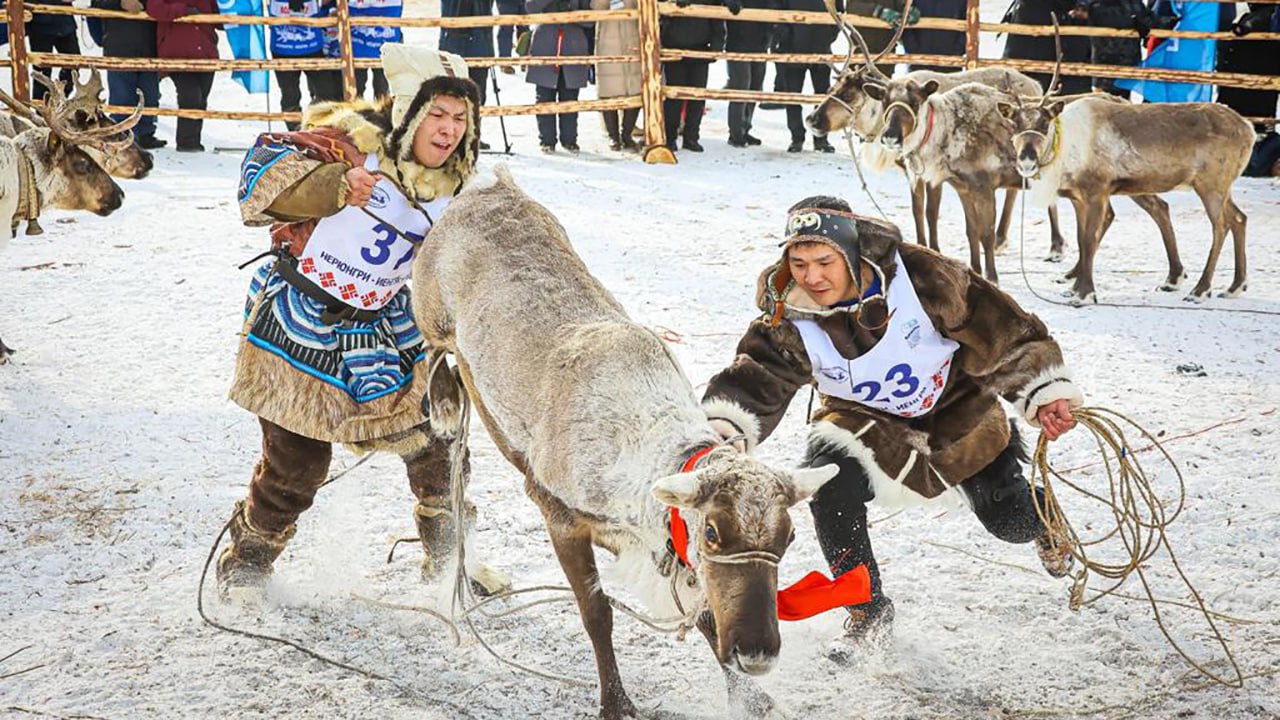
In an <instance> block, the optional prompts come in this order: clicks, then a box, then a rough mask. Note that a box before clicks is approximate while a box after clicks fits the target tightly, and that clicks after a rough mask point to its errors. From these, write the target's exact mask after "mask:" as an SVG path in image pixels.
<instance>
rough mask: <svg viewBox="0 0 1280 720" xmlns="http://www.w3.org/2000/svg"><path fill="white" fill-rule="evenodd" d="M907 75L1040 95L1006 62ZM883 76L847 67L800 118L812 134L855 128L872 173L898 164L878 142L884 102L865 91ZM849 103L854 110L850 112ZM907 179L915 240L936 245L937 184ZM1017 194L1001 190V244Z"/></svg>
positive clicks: (1053, 216) (1057, 239)
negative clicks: (1002, 199) (968, 68)
mask: <svg viewBox="0 0 1280 720" xmlns="http://www.w3.org/2000/svg"><path fill="white" fill-rule="evenodd" d="M906 80H911V81H913V82H915V83H917V84H921V85H923V84H924V83H926V82H929V81H931V80H932V81H934V82H936V83H938V88H939V91H946V90H950V89H951V88H954V87H957V86H960V85H963V84H965V83H971V82H972V83H979V84H981V85H987V86H989V87H994V88H1002V89H1005V90H1006V91H1007V92H1011V93H1015V94H1018V95H1026V96H1028V97H1034V96H1038V95H1040V83H1038V82H1036V81H1035V80H1033V79H1031V78H1029V77H1027V76H1026V75H1023V74H1022V73H1020V72H1018V71H1017V70H1011V69H1009V68H979V69H977V70H965V71H962V72H936V71H933V70H916V71H915V72H910V73H907V74H906V75H905V76H904V77H903V78H902V81H906ZM883 81H884V80H883V79H877V78H875V77H871V76H870V74H869V70H868V69H867V68H866V67H865V66H862V67H858V68H856V69H854V70H850V71H847V72H845V73H844V74H843V75H841V76H840V79H839V80H837V81H836V84H835V87H834V88H833V89H832V90H831V93H830V94H829V95H828V96H827V98H826V99H825V100H823V101H822V103H821V104H819V105H818V107H817V109H815V110H814V111H813V112H812V113H811V114H810V115H809V116H808V117H807V118H806V119H805V123H806V124H808V126H809V129H810V130H812V131H813V132H814V134H816V135H826V134H827V133H832V132H835V131H837V130H842V129H844V128H845V127H849V126H852V128H853V131H854V133H856V134H857V135H858V137H859V138H861V139H862V157H863V159H864V160H865V161H866V162H867V164H868V166H869V167H871V169H872V170H874V171H875V172H877V173H880V172H884V171H885V170H888V169H889V166H890V165H894V164H898V165H899V167H901V163H900V162H899V158H898V153H897V152H895V151H893V150H890V149H889V148H887V147H885V146H884V145H883V144H881V143H880V142H878V140H879V139H880V133H881V131H883V130H884V108H885V103H884V102H882V101H881V100H879V99H876V98H874V97H872V96H871V95H869V94H868V93H867V91H866V86H867V85H868V84H872V85H874V84H877V83H880V82H883ZM872 92H875V91H874V90H873V91H872ZM846 105H847V106H848V107H846ZM850 109H852V110H853V113H852V114H851V113H850V112H849V110H850ZM904 172H905V168H904ZM907 180H908V182H909V183H910V184H911V215H912V217H913V219H914V220H915V226H916V242H918V243H920V244H921V245H928V246H929V247H930V248H932V249H934V250H937V249H938V206H939V203H940V202H941V199H942V186H941V185H929V186H926V185H925V184H924V183H923V182H919V181H917V180H914V179H912V178H911V177H910V175H909V174H908V177H907ZM1017 195H1018V193H1017V190H1015V189H1009V190H1007V191H1006V193H1005V204H1004V209H1003V211H1002V212H1001V214H1000V226H999V228H998V230H997V232H996V237H997V245H998V246H1001V247H1003V246H1004V244H1005V242H1006V240H1007V239H1008V234H1009V223H1010V222H1011V221H1012V219H1013V201H1014V199H1015V198H1016V197H1017ZM1049 220H1050V224H1051V226H1052V228H1053V236H1054V243H1055V245H1054V246H1055V247H1058V246H1060V245H1061V235H1060V234H1059V233H1058V216H1057V213H1056V212H1051V213H1050V216H1049ZM926 226H927V232H926Z"/></svg>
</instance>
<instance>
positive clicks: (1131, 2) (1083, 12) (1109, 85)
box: [1071, 0, 1156, 99]
mask: <svg viewBox="0 0 1280 720" xmlns="http://www.w3.org/2000/svg"><path fill="white" fill-rule="evenodd" d="M1071 17H1072V18H1073V19H1076V20H1082V21H1084V22H1086V23H1088V24H1089V25H1092V26H1094V27H1106V28H1115V29H1117V30H1137V31H1138V32H1139V33H1141V34H1142V37H1141V38H1109V37H1108V38H1104V37H1096V38H1089V40H1090V44H1091V47H1090V52H1091V57H1092V62H1093V64H1095V65H1127V66H1130V67H1133V66H1136V65H1137V64H1138V63H1140V62H1142V41H1143V40H1145V39H1146V36H1147V33H1148V32H1150V31H1151V28H1152V27H1153V26H1154V25H1155V24H1156V17H1155V13H1153V12H1151V10H1150V9H1148V8H1147V6H1146V5H1145V4H1143V2H1142V0H1083V1H1082V2H1081V3H1080V4H1079V5H1077V6H1076V8H1075V9H1073V10H1072V11H1071ZM1093 87H1094V88H1095V89H1097V90H1102V91H1103V92H1109V93H1111V94H1112V95H1117V96H1119V97H1122V98H1126V99H1127V98H1128V97H1129V91H1128V90H1126V89H1124V88H1119V87H1116V78H1102V77H1100V78H1094V79H1093Z"/></svg>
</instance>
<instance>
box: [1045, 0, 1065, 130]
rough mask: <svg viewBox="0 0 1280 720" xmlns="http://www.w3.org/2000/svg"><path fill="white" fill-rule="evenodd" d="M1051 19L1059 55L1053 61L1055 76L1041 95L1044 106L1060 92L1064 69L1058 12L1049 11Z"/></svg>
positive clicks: (1055, 46) (1054, 46)
mask: <svg viewBox="0 0 1280 720" xmlns="http://www.w3.org/2000/svg"><path fill="white" fill-rule="evenodd" d="M1049 19H1051V20H1053V49H1054V52H1055V54H1056V55H1057V57H1056V58H1055V59H1054V61H1053V78H1052V79H1050V80H1049V89H1048V90H1047V91H1045V94H1044V95H1041V96H1040V107H1044V105H1045V103H1047V102H1049V98H1050V97H1051V96H1053V95H1054V94H1055V93H1057V92H1058V74H1059V72H1061V70H1062V28H1061V27H1059V26H1058V14H1057V13H1055V12H1051V13H1049Z"/></svg>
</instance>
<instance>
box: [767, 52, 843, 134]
mask: <svg viewBox="0 0 1280 720" xmlns="http://www.w3.org/2000/svg"><path fill="white" fill-rule="evenodd" d="M805 75H808V76H809V82H810V83H812V84H813V91H814V92H815V93H817V94H819V95H825V94H827V91H828V90H830V89H831V67H830V66H829V65H824V64H823V63H808V64H806V63H778V82H777V85H779V86H780V87H781V89H782V92H793V93H798V92H804V78H805ZM787 129H788V130H790V131H791V142H793V143H794V142H804V135H805V127H804V108H803V107H801V106H799V105H788V106H787Z"/></svg>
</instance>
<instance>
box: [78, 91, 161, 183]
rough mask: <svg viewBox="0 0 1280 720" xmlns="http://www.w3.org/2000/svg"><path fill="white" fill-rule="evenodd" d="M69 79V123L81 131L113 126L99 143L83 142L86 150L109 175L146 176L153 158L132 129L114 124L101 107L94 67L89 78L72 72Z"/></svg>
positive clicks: (132, 178) (139, 178)
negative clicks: (72, 90)
mask: <svg viewBox="0 0 1280 720" xmlns="http://www.w3.org/2000/svg"><path fill="white" fill-rule="evenodd" d="M72 80H73V82H74V83H75V91H74V92H73V93H72V94H71V96H70V97H69V98H68V99H67V103H66V108H67V110H66V112H67V114H68V116H69V117H70V123H71V125H72V127H74V128H75V129H76V130H78V131H81V132H84V131H95V130H103V131H105V130H107V129H112V130H114V132H111V133H109V134H106V135H103V136H102V144H86V145H83V148H84V150H85V152H87V153H89V156H90V157H92V158H93V159H94V160H96V161H97V162H98V164H99V165H101V166H102V167H103V169H105V170H106V171H107V172H108V173H110V174H111V176H112V177H118V178H123V179H125V180H141V179H142V178H144V177H146V176H147V174H148V173H150V172H151V168H152V167H154V166H155V161H154V159H153V158H152V156H151V153H149V152H147V151H146V150H143V149H142V148H141V147H138V144H137V143H136V142H134V139H133V132H132V131H131V130H129V129H127V128H126V129H124V130H119V129H118V128H116V127H114V125H115V121H114V120H112V119H111V117H110V116H109V115H107V113H106V112H105V111H103V109H102V76H101V75H100V74H99V73H98V71H97V70H96V69H94V70H90V73H89V79H88V81H86V82H83V83H82V82H80V76H79V73H76V74H75V75H73V76H72Z"/></svg>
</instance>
